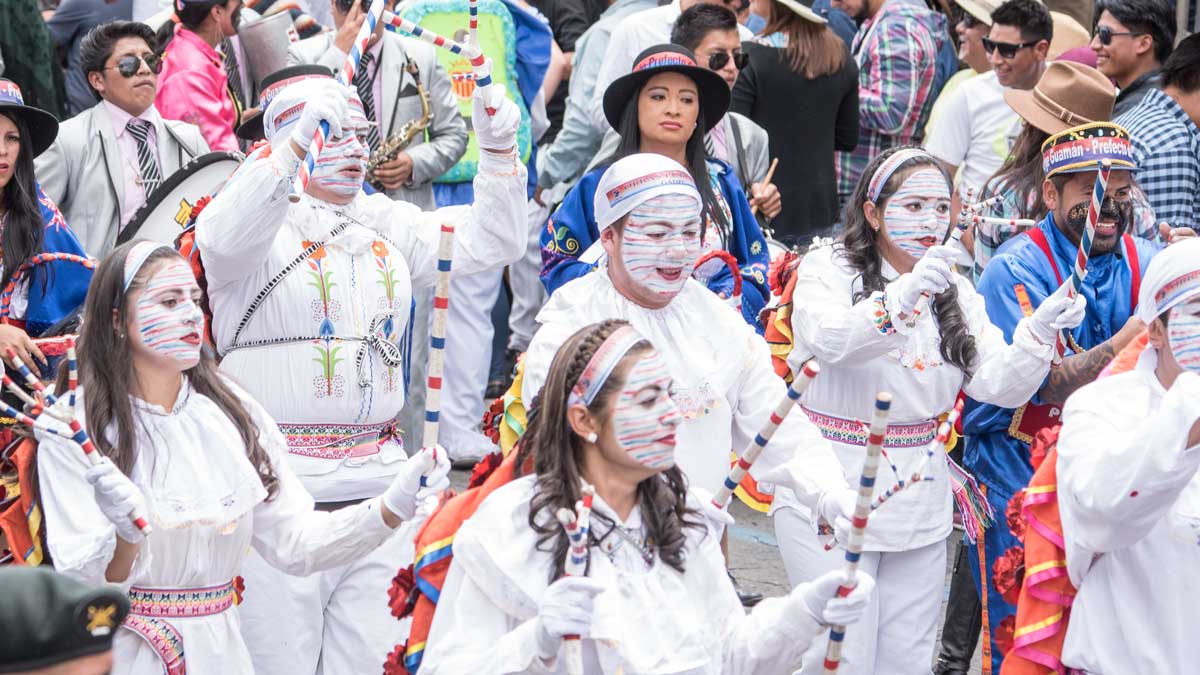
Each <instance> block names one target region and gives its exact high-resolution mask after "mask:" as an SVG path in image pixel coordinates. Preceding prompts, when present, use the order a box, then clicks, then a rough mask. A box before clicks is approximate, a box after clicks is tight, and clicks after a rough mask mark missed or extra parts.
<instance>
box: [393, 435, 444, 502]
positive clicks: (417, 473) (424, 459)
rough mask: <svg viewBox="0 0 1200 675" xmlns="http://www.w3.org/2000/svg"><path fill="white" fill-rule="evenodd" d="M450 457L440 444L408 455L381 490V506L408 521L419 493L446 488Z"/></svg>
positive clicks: (439, 490) (418, 500) (417, 500)
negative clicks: (382, 490)
mask: <svg viewBox="0 0 1200 675" xmlns="http://www.w3.org/2000/svg"><path fill="white" fill-rule="evenodd" d="M449 474H450V456H449V455H448V454H447V453H446V450H445V449H444V448H442V447H441V446H440V445H439V446H435V447H432V448H421V451H420V452H418V453H417V454H415V455H413V456H412V457H409V458H408V461H406V462H405V463H404V464H403V465H402V466H401V467H400V471H399V472H397V473H396V477H395V478H393V479H392V484H391V485H389V486H388V489H387V491H386V492H384V493H383V505H384V506H386V507H387V509H388V511H391V512H392V513H394V514H396V515H397V516H399V517H400V519H401V520H409V519H411V518H412V517H413V514H415V513H416V512H417V504H418V503H419V502H420V501H421V500H420V499H419V497H420V496H421V495H422V494H429V493H430V492H441V491H442V490H445V489H446V488H448V487H450V479H449V477H448V476H449Z"/></svg>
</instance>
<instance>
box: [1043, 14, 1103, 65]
mask: <svg viewBox="0 0 1200 675" xmlns="http://www.w3.org/2000/svg"><path fill="white" fill-rule="evenodd" d="M1050 18H1051V19H1053V20H1054V39H1053V40H1051V41H1050V51H1049V52H1048V53H1047V54H1046V59H1047V60H1048V61H1053V60H1054V59H1057V58H1058V57H1059V56H1061V55H1062V53H1063V52H1067V51H1070V50H1072V49H1076V48H1078V47H1086V46H1088V45H1089V44H1091V42H1092V34H1091V33H1089V32H1088V30H1087V29H1086V28H1084V27H1083V24H1081V23H1079V22H1078V21H1076V20H1075V19H1073V18H1071V17H1070V16H1069V15H1067V14H1063V13H1062V12H1050Z"/></svg>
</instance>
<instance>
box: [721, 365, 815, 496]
mask: <svg viewBox="0 0 1200 675" xmlns="http://www.w3.org/2000/svg"><path fill="white" fill-rule="evenodd" d="M818 372H820V368H819V367H818V366H817V362H816V361H815V360H814V361H807V362H806V363H805V364H804V365H803V366H802V367H801V368H800V373H799V374H797V375H796V377H795V379H793V380H792V386H790V387H788V390H787V394H786V395H785V396H784V397H783V399H781V400H780V401H779V405H777V406H775V410H773V411H771V416H770V417H769V418H768V419H767V423H766V424H765V425H764V426H763V428H762V429H761V430H760V431H759V432H758V434H757V435H755V437H754V440H753V441H751V442H750V447H748V448H746V451H745V452H743V453H742V456H741V457H738V460H737V462H736V463H734V465H733V467H731V468H730V469H729V475H728V476H726V477H725V482H724V483H723V484H722V485H721V487H720V489H718V490H717V494H715V495H713V500H712V504H713V506H715V507H717V508H718V509H723V508H725V506H726V505H727V504H728V503H729V499H730V497H732V496H733V491H734V490H735V489H736V488H737V486H738V484H740V483H741V482H742V479H743V478H745V477H746V473H747V472H748V471H750V466H751V465H752V464H754V461H755V460H757V459H758V456H759V455H761V454H762V451H763V449H764V448H766V447H767V443H770V442H771V437H772V436H774V435H775V431H776V430H777V429H778V428H779V425H780V424H783V420H784V418H786V417H787V416H788V413H790V412H791V411H792V409H793V408H795V407H796V404H797V403H799V402H800V397H801V396H803V395H804V391H805V390H806V389H808V385H810V384H812V381H813V378H815V377H816V376H817V373H818Z"/></svg>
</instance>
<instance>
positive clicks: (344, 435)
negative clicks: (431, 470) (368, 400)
mask: <svg viewBox="0 0 1200 675" xmlns="http://www.w3.org/2000/svg"><path fill="white" fill-rule="evenodd" d="M279 430H280V431H282V432H283V435H284V436H285V437H287V444H288V452H290V453H292V454H293V455H300V456H302V457H313V458H316V459H337V460H342V459H347V458H350V457H367V456H370V455H375V454H378V453H379V446H380V445H382V444H384V443H386V442H388V441H395V442H396V443H399V444H400V445H401V446H403V444H404V442H403V440H402V439H401V438H400V432H399V431H398V430H397V429H396V423H395V422H394V421H391V420H389V421H387V422H381V423H379V424H280V425H279Z"/></svg>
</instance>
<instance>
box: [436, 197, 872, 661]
mask: <svg viewBox="0 0 1200 675" xmlns="http://www.w3.org/2000/svg"><path fill="white" fill-rule="evenodd" d="M696 212H697V215H698V212H699V209H698V208H697V209H696ZM597 276H600V275H599V274H598V275H597ZM695 292H696V293H702V294H706V295H707V291H705V290H704V289H702V288H697V289H696V290H695ZM725 311H726V312H727V313H730V314H732V313H731V312H729V310H728V308H725ZM734 320H735V321H736V316H735V317H734ZM743 330H748V329H745V328H744V327H743ZM537 341H538V338H537V337H535V338H534V342H535V343H536V342H537ZM763 363H764V364H765V359H764V360H763ZM766 377H768V378H769V377H770V376H769V373H768V374H767V375H766ZM773 379H775V380H776V381H778V378H773ZM545 380H546V385H545V387H544V388H543V389H542V391H541V395H540V399H539V403H538V404H537V408H538V411H537V413H536V414H534V415H533V421H531V422H530V425H529V428H528V430H527V431H526V435H525V437H524V439H523V440H522V442H521V445H520V450H518V453H519V454H518V457H517V459H516V463H515V466H516V467H528V468H525V469H524V470H521V469H518V475H521V474H528V475H523V476H522V477H519V478H517V479H515V480H513V481H512V482H511V483H508V484H507V485H505V486H503V487H501V488H498V489H497V490H495V491H494V492H493V493H492V494H491V495H489V496H488V498H487V499H486V501H484V502H483V504H482V505H481V506H480V507H479V509H478V510H477V511H476V512H475V513H474V515H472V516H471V517H470V518H469V519H467V521H466V522H464V523H463V525H462V527H461V528H460V529H459V530H458V534H457V536H456V537H455V541H454V561H453V562H452V563H451V564H450V570H449V574H448V576H447V578H446V583H445V585H444V586H443V587H442V591H441V600H440V602H439V603H438V610H437V613H436V614H435V615H434V619H433V626H432V630H431V633H430V636H429V641H428V645H427V647H426V650H427V651H426V657H425V659H424V663H423V665H422V666H421V673H423V674H425V673H428V675H444V674H447V673H449V674H453V675H458V674H459V673H477V672H478V673H482V672H487V673H494V674H501V673H534V672H536V673H564V672H570V671H569V670H568V668H569V664H568V663H566V661H567V658H566V654H567V653H568V652H567V650H565V649H564V648H563V638H564V637H566V636H574V635H578V636H580V637H581V638H582V653H583V658H582V663H583V669H582V672H583V673H587V674H588V675H600V674H601V673H621V672H626V673H662V674H664V675H670V674H676V673H678V674H682V673H689V674H692V675H700V674H703V675H717V674H718V673H720V674H724V675H744V674H750V673H761V674H763V675H767V674H768V673H769V674H771V675H777V674H778V673H786V672H791V670H792V669H794V668H795V667H796V665H798V663H799V656H800V654H801V652H802V651H803V650H804V648H805V647H807V646H808V644H809V643H810V642H813V641H814V638H816V637H818V636H820V635H823V634H824V627H825V626H827V625H829V624H837V623H840V622H842V621H843V620H845V621H846V622H850V623H853V622H854V621H856V620H857V619H858V617H859V616H860V615H861V614H862V612H863V610H864V608H865V604H866V603H865V600H864V598H865V597H867V596H869V595H870V590H871V586H872V583H871V579H870V577H869V576H868V575H866V574H861V573H860V575H859V577H858V587H857V588H855V590H854V591H852V592H851V593H849V594H848V595H847V596H846V597H838V596H837V594H836V590H837V587H838V585H839V584H840V583H842V582H844V581H845V577H844V574H843V573H842V572H841V571H837V572H830V573H828V574H825V575H822V576H820V577H818V578H816V579H814V580H813V581H812V582H811V583H808V584H803V585H801V586H800V587H798V588H796V589H795V590H793V591H792V592H791V593H789V594H788V595H786V596H784V597H781V598H772V599H768V600H764V601H763V602H762V603H761V604H760V605H758V606H757V607H756V608H755V609H754V610H753V611H752V612H751V613H750V614H749V615H747V614H746V613H745V610H743V609H742V607H741V603H740V602H739V601H738V598H737V594H736V593H735V592H734V588H733V584H732V583H731V582H730V581H729V578H728V577H727V576H726V575H725V562H724V559H723V557H722V555H721V549H720V546H719V541H720V537H721V531H722V530H723V529H724V528H725V527H726V526H727V525H729V524H730V523H731V522H732V519H731V518H730V517H729V515H728V514H726V513H725V512H724V511H721V510H718V509H717V508H716V507H714V506H712V504H711V503H710V499H711V494H707V493H697V492H696V491H694V490H689V489H688V487H687V481H686V479H685V478H684V475H683V472H682V471H681V470H680V469H679V467H677V466H676V465H675V455H676V450H677V448H679V449H682V448H683V444H684V443H686V442H687V441H686V440H685V437H684V436H682V435H681V436H679V442H678V444H677V441H676V438H677V436H676V434H677V433H680V432H681V431H682V429H683V426H681V425H683V424H686V422H685V421H684V413H683V412H682V411H681V410H680V409H679V408H678V407H677V406H676V404H675V402H674V401H673V400H672V396H671V392H672V375H671V367H670V366H669V365H668V361H667V358H666V352H665V351H659V350H657V349H655V348H654V347H653V346H652V345H651V344H650V342H648V341H647V340H646V339H644V338H643V337H642V336H641V335H639V334H638V333H637V332H635V331H634V329H633V328H631V327H630V326H629V324H627V323H625V322H624V321H603V322H600V323H596V324H592V325H587V326H584V327H583V328H581V329H579V330H576V331H574V332H573V334H572V335H570V336H569V337H567V338H566V340H565V341H564V342H563V344H562V347H561V348H560V349H558V351H557V354H555V355H554V358H553V361H552V362H551V363H550V365H549V369H548V372H547V373H546V374H545ZM776 440H779V439H778V437H777V438H776ZM585 485H591V486H595V496H594V498H593V500H592V503H591V511H590V520H589V522H588V528H589V531H590V534H589V535H588V537H587V542H588V544H587V545H586V546H585V547H584V551H582V552H580V551H578V550H577V549H574V548H571V540H570V535H569V534H568V532H567V531H565V530H564V528H563V527H562V526H561V525H560V523H559V521H558V520H556V517H555V514H556V512H558V511H559V510H560V509H566V510H567V511H568V512H570V513H574V512H575V509H576V507H575V505H576V501H577V500H580V499H581V498H582V497H583V491H584V486H585ZM569 550H570V555H572V556H579V557H582V556H586V559H587V567H586V573H585V575H583V576H575V571H577V570H574V571H572V574H571V575H570V576H565V575H564V572H565V571H566V570H571V569H572V566H571V564H570V563H569V562H568V561H567V556H568V551H569Z"/></svg>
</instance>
